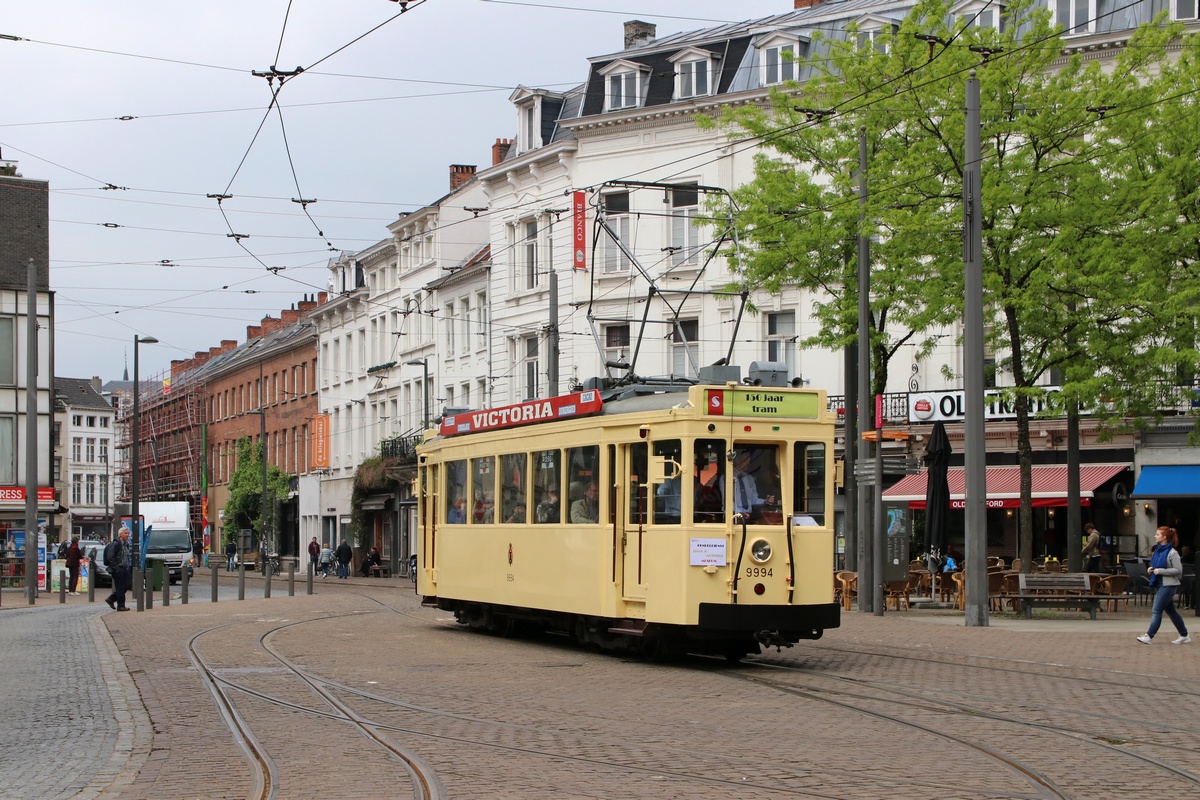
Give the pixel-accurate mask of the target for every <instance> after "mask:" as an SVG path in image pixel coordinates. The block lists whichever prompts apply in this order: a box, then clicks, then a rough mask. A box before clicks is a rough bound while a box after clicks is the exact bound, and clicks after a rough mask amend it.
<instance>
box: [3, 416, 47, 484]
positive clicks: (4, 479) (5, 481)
mask: <svg viewBox="0 0 1200 800" xmlns="http://www.w3.org/2000/svg"><path fill="white" fill-rule="evenodd" d="M3 422H4V421H3V420H0V425H3ZM0 472H3V470H2V469H0ZM51 480H53V481H54V482H55V483H58V482H59V481H61V480H62V459H61V458H55V459H54V477H53V478H52V479H51ZM0 482H7V481H6V480H5V479H4V478H0Z"/></svg>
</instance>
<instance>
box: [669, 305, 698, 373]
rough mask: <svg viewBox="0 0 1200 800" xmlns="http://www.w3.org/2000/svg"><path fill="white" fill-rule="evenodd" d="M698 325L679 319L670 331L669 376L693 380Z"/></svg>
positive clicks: (696, 361)
mask: <svg viewBox="0 0 1200 800" xmlns="http://www.w3.org/2000/svg"><path fill="white" fill-rule="evenodd" d="M699 338H700V325H699V323H698V322H697V321H696V320H694V319H681V320H677V321H676V322H675V326H674V327H673V328H672V330H671V374H672V375H674V376H676V377H681V378H695V377H696V375H697V373H696V364H697V363H699V358H700V347H699V342H698V341H697V340H698V339H699Z"/></svg>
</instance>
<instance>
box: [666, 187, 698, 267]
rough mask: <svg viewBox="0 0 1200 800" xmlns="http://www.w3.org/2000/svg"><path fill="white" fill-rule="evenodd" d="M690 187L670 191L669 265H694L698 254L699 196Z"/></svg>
mask: <svg viewBox="0 0 1200 800" xmlns="http://www.w3.org/2000/svg"><path fill="white" fill-rule="evenodd" d="M694 187H695V184H691V185H690V186H681V187H677V188H675V189H672V190H671V263H672V264H674V265H676V266H678V265H680V264H695V263H696V256H697V254H698V253H699V252H700V229H699V228H697V227H696V225H695V220H696V213H697V212H698V211H699V204H700V194H699V192H698V191H697V190H696V189H695V188H694Z"/></svg>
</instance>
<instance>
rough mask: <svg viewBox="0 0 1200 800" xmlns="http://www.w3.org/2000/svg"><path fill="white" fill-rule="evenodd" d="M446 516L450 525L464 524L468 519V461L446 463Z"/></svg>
mask: <svg viewBox="0 0 1200 800" xmlns="http://www.w3.org/2000/svg"><path fill="white" fill-rule="evenodd" d="M444 471H445V474H446V494H445V495H444V497H445V502H446V509H445V517H444V519H445V520H446V524H448V525H464V524H466V521H467V462H466V461H449V462H447V463H446V468H445V470H444Z"/></svg>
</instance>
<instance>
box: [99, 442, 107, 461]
mask: <svg viewBox="0 0 1200 800" xmlns="http://www.w3.org/2000/svg"><path fill="white" fill-rule="evenodd" d="M100 463H102V464H107V463H108V439H101V440H100Z"/></svg>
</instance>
